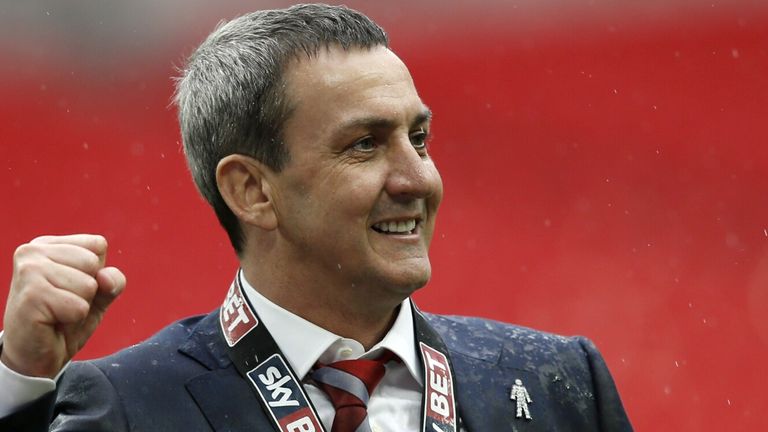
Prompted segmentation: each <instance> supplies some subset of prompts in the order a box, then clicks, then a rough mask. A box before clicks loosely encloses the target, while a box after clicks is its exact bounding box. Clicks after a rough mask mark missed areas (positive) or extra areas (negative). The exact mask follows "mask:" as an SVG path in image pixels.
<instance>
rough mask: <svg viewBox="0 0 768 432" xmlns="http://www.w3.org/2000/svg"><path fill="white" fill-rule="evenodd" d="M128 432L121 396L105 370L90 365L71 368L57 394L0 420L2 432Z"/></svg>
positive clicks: (85, 364)
mask: <svg viewBox="0 0 768 432" xmlns="http://www.w3.org/2000/svg"><path fill="white" fill-rule="evenodd" d="M127 430H128V422H127V420H126V418H125V415H124V413H123V407H122V404H121V402H120V398H119V396H118V394H117V392H116V391H115V389H114V387H113V386H112V384H111V383H110V382H109V380H108V379H107V377H106V376H105V375H104V374H103V373H102V372H101V370H100V369H99V368H97V367H96V366H94V365H92V364H90V363H87V362H78V363H73V364H72V365H70V367H69V369H68V370H67V371H66V372H65V373H64V375H63V376H62V377H61V381H60V382H59V384H58V385H57V388H56V391H55V392H51V393H47V394H45V395H43V396H42V397H40V398H38V399H37V400H35V401H33V402H31V403H29V404H27V405H25V406H23V407H22V408H21V409H20V410H19V411H17V412H15V413H13V414H11V415H9V416H6V417H4V418H2V419H0V432H5V431H8V432H10V431H14V432H46V431H56V432H60V431H61V432H63V431H94V432H96V431H104V432H113V431H114V432H120V431H127Z"/></svg>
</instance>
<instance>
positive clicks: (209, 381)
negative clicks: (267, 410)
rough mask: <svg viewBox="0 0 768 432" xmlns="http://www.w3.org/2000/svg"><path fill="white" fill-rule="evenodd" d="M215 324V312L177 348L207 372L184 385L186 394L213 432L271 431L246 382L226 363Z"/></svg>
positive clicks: (228, 362)
mask: <svg viewBox="0 0 768 432" xmlns="http://www.w3.org/2000/svg"><path fill="white" fill-rule="evenodd" d="M218 323H219V312H218V310H217V311H215V312H212V313H211V314H209V315H208V316H206V317H205V318H204V319H203V320H201V321H200V323H199V324H198V325H197V326H196V327H195V328H194V329H193V330H192V333H191V334H190V336H189V338H188V339H187V340H186V341H185V342H184V343H183V344H182V345H181V346H180V347H179V351H180V352H181V353H182V354H184V355H186V356H188V357H191V358H193V359H195V360H196V361H197V362H199V363H200V364H202V365H203V366H205V367H206V368H207V369H208V371H207V372H204V373H202V374H200V375H197V376H196V377H194V378H192V379H190V380H189V381H187V383H186V384H185V385H186V388H187V391H189V393H190V395H192V398H193V399H194V400H195V402H196V403H197V405H198V407H199V408H200V411H201V412H202V413H203V415H204V416H205V418H206V419H207V420H208V423H209V424H210V425H211V428H212V429H213V430H214V431H270V430H273V429H272V424H271V422H270V421H269V419H268V418H267V416H266V415H265V414H264V410H263V409H262V407H261V404H260V403H259V401H258V399H257V398H256V395H255V394H254V393H253V391H252V390H251V387H250V386H249V385H248V382H247V381H246V380H245V379H243V378H242V377H241V376H240V374H239V373H238V372H237V369H235V367H234V365H233V364H232V362H231V361H230V360H229V357H228V356H227V352H226V344H225V343H224V340H223V339H222V337H221V334H220V332H219V329H218Z"/></svg>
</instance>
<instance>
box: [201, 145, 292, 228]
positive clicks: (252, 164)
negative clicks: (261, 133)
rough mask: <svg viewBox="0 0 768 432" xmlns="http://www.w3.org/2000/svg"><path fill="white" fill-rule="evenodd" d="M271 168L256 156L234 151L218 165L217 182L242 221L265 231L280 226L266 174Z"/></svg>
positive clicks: (233, 210) (231, 207)
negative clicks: (255, 157)
mask: <svg viewBox="0 0 768 432" xmlns="http://www.w3.org/2000/svg"><path fill="white" fill-rule="evenodd" d="M267 170H269V168H268V167H266V166H264V164H262V163H261V162H259V161H257V160H256V159H254V158H252V157H249V156H244V155H239V154H232V155H229V156H227V157H225V158H223V159H221V160H220V161H219V164H218V166H216V185H217V186H218V188H219V193H220V194H221V196H222V198H224V202H226V203H227V206H229V208H230V210H232V213H234V214H235V216H237V218H238V219H239V220H240V222H241V223H244V224H248V225H254V226H257V227H259V228H261V229H264V230H273V229H275V228H277V215H276V213H275V209H274V207H273V203H272V194H271V189H270V186H269V183H268V181H267V179H266V177H265V174H266V171H267Z"/></svg>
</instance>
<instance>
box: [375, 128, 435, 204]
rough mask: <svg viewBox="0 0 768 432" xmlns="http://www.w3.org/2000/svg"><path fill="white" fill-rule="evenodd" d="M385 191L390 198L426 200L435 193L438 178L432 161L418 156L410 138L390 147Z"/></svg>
mask: <svg viewBox="0 0 768 432" xmlns="http://www.w3.org/2000/svg"><path fill="white" fill-rule="evenodd" d="M389 161H390V172H389V176H388V178H387V185H386V190H387V193H388V194H389V195H390V196H392V197H403V198H426V197H429V196H431V195H433V194H435V193H436V192H437V189H438V188H439V185H438V183H439V182H440V176H439V174H438V173H437V168H435V165H434V163H432V160H431V159H430V158H429V157H427V156H424V155H422V154H419V152H418V151H417V150H416V149H415V148H414V147H413V144H412V143H411V140H410V137H408V136H405V138H404V139H399V140H398V142H397V143H396V144H395V145H392V146H391V147H390V158H389Z"/></svg>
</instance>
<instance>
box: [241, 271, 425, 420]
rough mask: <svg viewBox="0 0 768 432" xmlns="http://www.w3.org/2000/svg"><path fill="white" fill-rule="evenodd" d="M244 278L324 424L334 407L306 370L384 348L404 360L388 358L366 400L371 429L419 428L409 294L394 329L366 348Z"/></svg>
mask: <svg viewBox="0 0 768 432" xmlns="http://www.w3.org/2000/svg"><path fill="white" fill-rule="evenodd" d="M241 280H242V281H243V288H244V290H245V294H246V296H247V297H248V300H250V302H251V304H252V305H253V308H254V309H255V310H256V314H257V315H258V316H259V318H260V319H261V321H262V322H263V323H264V325H266V326H267V329H269V332H270V333H271V334H272V337H273V338H274V339H275V342H277V345H278V346H279V347H280V350H281V351H282V352H283V354H284V355H285V359H286V360H287V361H288V363H289V364H290V365H291V367H292V368H293V371H294V372H296V376H297V377H298V378H299V379H301V380H303V382H304V389H305V390H306V392H307V396H309V398H310V399H311V400H312V404H314V405H315V408H317V413H318V415H319V416H320V420H321V421H322V422H323V425H324V426H325V429H326V430H328V431H330V430H331V425H332V424H333V416H334V414H335V410H334V408H333V405H332V404H331V401H330V400H329V399H328V396H326V394H325V393H324V392H323V391H322V390H320V389H319V388H317V387H316V386H315V385H314V384H312V383H310V382H308V381H307V380H305V379H304V378H306V376H307V373H309V371H310V370H311V369H312V366H314V364H315V362H317V361H320V362H321V363H326V364H327V363H333V362H335V361H339V360H350V359H357V358H376V357H378V356H379V355H380V353H381V351H382V350H383V349H388V350H390V351H392V352H393V353H395V354H396V355H397V356H398V357H399V358H400V359H401V360H402V362H389V363H388V364H387V365H386V368H387V372H386V374H385V375H384V378H382V380H381V382H380V383H379V385H378V386H376V389H375V390H374V391H373V393H372V394H371V398H370V400H369V401H368V418H369V421H370V424H371V431H372V432H402V431H418V430H421V425H420V422H421V394H422V380H423V379H422V376H421V373H422V372H421V364H420V363H419V356H418V354H417V353H416V341H415V336H414V332H413V316H412V314H411V302H410V300H409V299H406V300H404V301H403V303H402V304H401V305H400V311H399V313H398V315H397V318H396V319H395V322H394V324H393V325H392V328H390V330H389V332H388V333H387V334H386V335H385V336H384V338H383V339H382V340H381V342H379V343H377V344H376V345H375V346H374V347H373V348H371V349H370V350H368V351H365V348H363V345H362V344H360V343H359V342H357V341H356V340H353V339H347V338H343V337H341V336H337V335H335V334H333V333H331V332H329V331H328V330H325V329H323V328H321V327H318V326H316V325H315V324H312V323H311V322H309V321H307V320H305V319H304V318H301V317H299V316H298V315H294V314H293V313H291V312H288V311H287V310H285V309H283V308H281V307H280V306H278V305H276V304H274V303H272V302H271V301H269V300H268V299H267V298H265V297H264V296H262V295H261V294H259V293H258V292H257V291H256V290H255V289H254V288H253V287H252V286H251V285H250V284H249V283H248V281H246V280H244V279H241Z"/></svg>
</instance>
